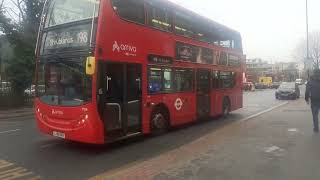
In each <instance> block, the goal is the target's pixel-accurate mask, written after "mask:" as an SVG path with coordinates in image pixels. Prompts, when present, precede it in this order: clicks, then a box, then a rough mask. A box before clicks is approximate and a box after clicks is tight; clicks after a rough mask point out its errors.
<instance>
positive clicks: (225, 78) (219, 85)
mask: <svg viewBox="0 0 320 180" xmlns="http://www.w3.org/2000/svg"><path fill="white" fill-rule="evenodd" d="M235 85H236V73H235V72H221V71H220V72H219V71H214V72H213V73H212V88H213V89H226V88H234V87H235Z"/></svg>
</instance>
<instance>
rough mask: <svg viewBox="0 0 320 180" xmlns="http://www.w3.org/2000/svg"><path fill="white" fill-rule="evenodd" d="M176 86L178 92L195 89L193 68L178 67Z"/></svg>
mask: <svg viewBox="0 0 320 180" xmlns="http://www.w3.org/2000/svg"><path fill="white" fill-rule="evenodd" d="M175 86H176V92H191V91H193V70H191V69H180V68H177V69H176V70H175Z"/></svg>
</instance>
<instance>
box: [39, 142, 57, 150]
mask: <svg viewBox="0 0 320 180" xmlns="http://www.w3.org/2000/svg"><path fill="white" fill-rule="evenodd" d="M57 144H58V143H51V144H45V145H42V146H40V149H45V148H49V147H52V146H55V145H57Z"/></svg>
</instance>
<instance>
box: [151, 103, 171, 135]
mask: <svg viewBox="0 0 320 180" xmlns="http://www.w3.org/2000/svg"><path fill="white" fill-rule="evenodd" d="M168 127H169V122H168V114H167V113H165V111H163V110H161V109H156V110H155V111H154V112H153V113H152V116H151V133H152V134H153V135H161V134H164V133H165V132H167V131H168Z"/></svg>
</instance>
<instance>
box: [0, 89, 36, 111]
mask: <svg viewBox="0 0 320 180" xmlns="http://www.w3.org/2000/svg"><path fill="white" fill-rule="evenodd" d="M26 92H27V93H26ZM26 92H25V93H24V94H22V95H21V94H20V95H18V94H15V93H14V92H13V91H12V90H11V88H10V87H0V109H11V108H16V107H22V106H32V104H33V98H34V94H32V93H28V91H27V90H26Z"/></svg>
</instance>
